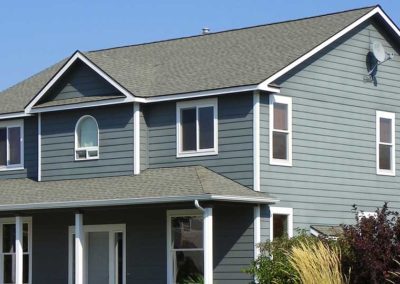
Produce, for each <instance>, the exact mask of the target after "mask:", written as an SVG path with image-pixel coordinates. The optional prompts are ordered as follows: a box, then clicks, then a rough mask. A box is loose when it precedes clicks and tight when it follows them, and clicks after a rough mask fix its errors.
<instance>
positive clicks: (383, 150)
mask: <svg viewBox="0 0 400 284" xmlns="http://www.w3.org/2000/svg"><path fill="white" fill-rule="evenodd" d="M376 171H377V174H379V175H393V176H394V175H395V173H396V169H395V114H394V113H390V112H383V111H377V112H376Z"/></svg>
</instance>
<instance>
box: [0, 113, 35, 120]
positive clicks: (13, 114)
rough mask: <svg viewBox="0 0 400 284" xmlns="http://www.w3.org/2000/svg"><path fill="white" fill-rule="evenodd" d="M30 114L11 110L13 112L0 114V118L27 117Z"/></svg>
mask: <svg viewBox="0 0 400 284" xmlns="http://www.w3.org/2000/svg"><path fill="white" fill-rule="evenodd" d="M28 116H32V115H31V114H28V113H25V112H13V113H5V114H0V120H2V119H13V118H21V117H28Z"/></svg>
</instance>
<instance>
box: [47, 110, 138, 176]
mask: <svg viewBox="0 0 400 284" xmlns="http://www.w3.org/2000/svg"><path fill="white" fill-rule="evenodd" d="M132 113H133V107H132V105H131V104H128V105H117V106H107V107H101V108H96V109H82V110H74V111H62V112H54V113H46V114H43V115H42V179H43V180H60V179H76V178H89V177H102V176H117V175H130V174H132V173H133V120H132V119H133V117H132ZM83 115H92V116H93V117H94V118H96V120H97V123H98V125H99V132H100V136H99V138H100V141H99V145H100V146H99V155H100V158H99V159H98V160H86V161H75V159H74V147H75V134H74V132H75V125H76V122H77V121H78V120H79V118H81V117H82V116H83Z"/></svg>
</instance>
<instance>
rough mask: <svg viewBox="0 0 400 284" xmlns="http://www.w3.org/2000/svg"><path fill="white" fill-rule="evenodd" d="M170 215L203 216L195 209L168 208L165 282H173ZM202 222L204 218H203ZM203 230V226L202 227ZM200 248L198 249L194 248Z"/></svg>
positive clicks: (170, 283)
mask: <svg viewBox="0 0 400 284" xmlns="http://www.w3.org/2000/svg"><path fill="white" fill-rule="evenodd" d="M172 217H201V218H203V213H202V212H201V211H200V210H197V209H182V210H168V211H167V283H168V284H174V279H173V269H172V248H171V243H172V240H171V233H172V227H171V221H172ZM203 222H204V220H203ZM203 230H204V227H203ZM196 250H200V249H196ZM202 250H203V253H204V244H203V249H202Z"/></svg>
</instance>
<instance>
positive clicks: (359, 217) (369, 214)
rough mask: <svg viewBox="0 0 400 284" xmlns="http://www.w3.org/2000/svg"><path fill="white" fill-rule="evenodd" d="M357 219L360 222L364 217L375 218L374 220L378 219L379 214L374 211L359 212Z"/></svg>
mask: <svg viewBox="0 0 400 284" xmlns="http://www.w3.org/2000/svg"><path fill="white" fill-rule="evenodd" d="M357 217H358V220H360V219H361V218H362V217H365V218H369V217H374V218H376V217H378V214H377V213H376V212H372V211H370V212H366V211H359V212H358V213H357Z"/></svg>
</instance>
